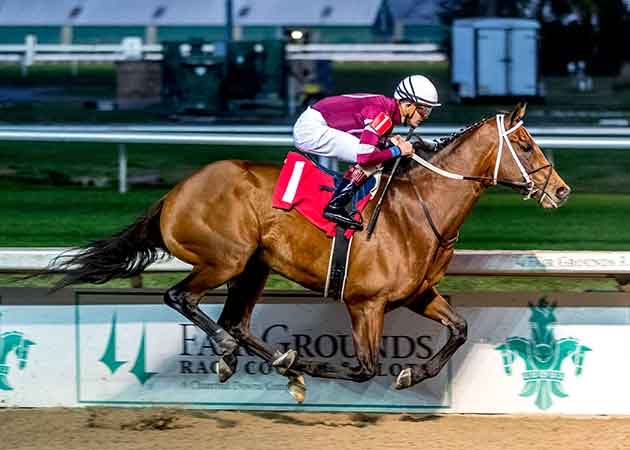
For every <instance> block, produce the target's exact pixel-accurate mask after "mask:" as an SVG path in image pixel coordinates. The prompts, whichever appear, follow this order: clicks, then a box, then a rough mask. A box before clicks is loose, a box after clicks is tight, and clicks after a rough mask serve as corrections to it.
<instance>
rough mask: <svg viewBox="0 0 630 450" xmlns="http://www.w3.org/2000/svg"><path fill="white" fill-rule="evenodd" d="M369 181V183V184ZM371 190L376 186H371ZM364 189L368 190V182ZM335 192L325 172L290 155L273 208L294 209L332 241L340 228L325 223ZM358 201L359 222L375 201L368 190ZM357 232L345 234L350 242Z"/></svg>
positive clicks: (277, 184)
mask: <svg viewBox="0 0 630 450" xmlns="http://www.w3.org/2000/svg"><path fill="white" fill-rule="evenodd" d="M368 181H370V180H368ZM370 184H372V186H373V185H374V183H370ZM364 186H366V188H367V187H369V184H368V182H366V183H365V184H364ZM334 188H335V180H334V178H333V177H332V176H331V175H329V174H327V173H326V172H324V171H322V170H320V169H319V167H317V165H315V163H313V161H311V160H310V159H308V158H307V157H305V156H303V155H301V154H299V153H296V152H289V153H288V154H287V157H286V158H285V160H284V165H283V166H282V170H281V171H280V176H279V177H278V181H277V182H276V187H275V188H274V191H273V207H274V208H280V209H284V210H287V211H289V210H291V209H292V208H295V209H296V210H297V211H298V212H299V213H300V214H302V215H303V216H304V217H306V219H308V221H309V222H311V223H312V224H313V225H315V226H316V227H317V228H319V229H320V230H323V231H324V232H326V234H327V235H328V236H330V237H333V236H334V235H335V228H336V227H337V224H336V223H335V222H332V221H330V220H328V219H326V218H325V217H324V216H323V214H324V208H325V207H326V205H327V204H328V202H329V201H330V199H331V197H332V195H333V190H334ZM359 197H360V199H359V200H357V201H356V204H355V209H356V210H357V212H356V213H355V216H354V217H355V219H357V220H360V214H359V213H360V212H361V211H363V208H365V205H367V203H368V202H369V201H370V198H371V197H372V196H371V195H370V193H369V190H367V191H366V190H363V192H362V193H361V192H360V193H359ZM353 234H354V230H346V232H345V235H346V238H350V236H352V235H353Z"/></svg>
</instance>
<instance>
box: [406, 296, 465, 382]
mask: <svg viewBox="0 0 630 450" xmlns="http://www.w3.org/2000/svg"><path fill="white" fill-rule="evenodd" d="M406 306H407V308H409V309H410V310H411V311H413V312H415V313H417V314H420V315H421V316H424V317H428V318H429V319H432V320H435V321H436V322H439V323H441V324H442V325H444V326H446V327H448V331H449V337H448V340H447V341H446V344H444V347H442V348H441V349H440V351H438V352H437V353H436V354H435V355H433V357H432V358H431V359H430V360H429V361H427V362H426V363H424V364H422V365H420V366H417V367H413V368H407V369H404V370H403V371H402V372H400V374H399V375H398V378H397V379H396V384H395V387H396V389H405V388H408V387H411V386H413V385H415V384H417V383H420V382H421V381H423V380H426V379H427V378H432V377H434V376H436V375H437V374H438V373H440V370H442V367H444V365H445V364H446V363H447V362H448V360H449V359H451V356H453V354H454V353H455V351H457V349H458V348H459V347H461V346H462V344H463V343H464V342H466V336H467V330H468V325H467V324H466V320H464V318H463V317H461V316H460V315H459V314H457V313H456V312H455V310H454V309H453V307H452V306H451V305H449V303H448V301H446V299H445V298H444V297H442V296H441V295H440V294H439V293H438V291H437V290H436V289H435V288H432V289H430V290H429V291H427V292H425V293H423V294H422V295H420V296H419V297H417V298H416V299H414V300H413V301H412V302H411V303H409V304H407V305H406Z"/></svg>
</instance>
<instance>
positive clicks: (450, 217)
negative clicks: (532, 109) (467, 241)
mask: <svg viewBox="0 0 630 450" xmlns="http://www.w3.org/2000/svg"><path fill="white" fill-rule="evenodd" d="M489 127H490V125H489V124H487V123H486V124H484V125H482V126H480V127H479V128H478V129H476V130H474V131H472V132H471V134H470V135H468V136H464V137H462V138H460V140H458V141H456V142H454V143H453V144H451V145H450V146H449V147H448V148H446V149H444V150H442V151H441V152H440V153H438V154H437V155H436V156H435V157H434V158H433V159H432V160H431V163H432V164H434V165H435V166H437V167H440V168H441V169H445V170H447V171H449V172H452V173H456V174H459V175H471V176H488V175H489V172H490V165H491V161H490V159H491V156H492V150H493V148H494V146H493V131H492V130H491V129H489ZM412 173H413V175H412V181H413V182H414V184H415V185H416V187H417V189H418V191H419V192H420V194H421V196H422V198H423V199H424V200H425V202H426V203H427V204H428V205H429V211H430V213H431V217H432V219H433V221H434V222H435V224H436V226H437V228H438V230H439V231H440V232H441V233H442V235H443V236H444V237H445V238H450V237H452V236H454V235H455V234H456V233H457V232H458V230H459V228H460V227H461V226H462V224H463V223H464V220H465V219H466V217H467V216H468V214H469V213H470V211H471V210H472V208H473V207H474V206H475V204H476V203H477V201H478V200H479V197H480V196H481V194H482V193H483V191H484V190H485V187H484V186H483V185H482V184H481V183H478V182H475V181H464V180H452V179H449V178H446V177H443V176H441V175H438V174H436V173H433V172H428V170H427V169H425V168H422V167H418V168H415V169H414V170H413V171H412Z"/></svg>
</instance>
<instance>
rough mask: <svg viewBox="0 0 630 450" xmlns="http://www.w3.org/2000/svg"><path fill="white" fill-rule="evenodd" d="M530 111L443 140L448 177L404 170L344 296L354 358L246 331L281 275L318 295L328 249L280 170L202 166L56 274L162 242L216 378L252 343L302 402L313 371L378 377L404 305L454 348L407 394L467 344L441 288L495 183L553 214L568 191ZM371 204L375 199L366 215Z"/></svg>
mask: <svg viewBox="0 0 630 450" xmlns="http://www.w3.org/2000/svg"><path fill="white" fill-rule="evenodd" d="M524 114H525V105H524V104H518V105H517V106H516V108H515V109H514V110H513V111H512V112H511V113H509V114H498V115H496V116H494V117H491V118H489V119H484V120H481V121H479V122H477V123H475V124H473V125H471V126H470V127H468V128H467V129H465V130H463V131H462V132H460V133H458V134H456V135H454V136H452V137H451V138H447V139H445V140H444V141H443V143H442V145H441V146H440V147H441V149H440V151H439V152H438V153H437V154H436V155H435V156H434V157H433V158H432V159H431V163H432V164H433V165H434V166H433V167H434V168H435V167H437V168H438V169H434V170H436V171H437V172H438V173H435V172H434V171H430V170H427V169H426V168H425V167H422V166H420V165H418V164H416V162H414V161H413V160H409V161H406V162H405V163H403V164H401V167H400V169H401V170H400V171H399V172H398V175H397V176H395V178H394V179H393V180H392V183H391V188H390V191H389V192H388V193H387V202H386V204H385V205H384V207H383V210H382V214H381V217H380V219H379V223H378V227H377V229H376V232H375V233H374V235H373V236H372V238H371V239H370V240H367V239H366V237H365V233H357V234H356V235H355V237H354V241H353V246H352V249H351V254H350V262H349V270H348V278H347V281H346V286H345V292H344V302H345V305H346V307H347V310H348V312H349V315H350V319H351V325H352V336H353V343H354V349H355V355H356V359H357V365H356V366H353V367H349V366H346V365H342V364H331V363H327V362H323V361H317V360H306V359H303V358H302V357H301V356H299V355H297V353H296V352H295V351H293V350H291V351H288V352H286V353H285V354H282V355H281V354H280V353H279V352H274V350H273V349H272V348H270V346H268V345H267V344H266V343H265V342H263V341H262V340H261V339H259V338H257V337H256V336H253V335H252V334H251V332H250V321H251V317H252V311H253V308H254V306H255V304H256V302H257V300H258V298H259V296H260V294H261V291H262V290H263V288H264V286H265V282H266V280H267V277H268V275H269V273H270V271H271V270H273V271H275V272H277V273H279V274H281V275H283V276H285V277H286V278H288V279H290V280H293V281H295V282H297V283H299V284H301V285H302V286H305V287H307V288H309V289H312V290H315V291H320V292H321V291H323V290H324V286H325V281H326V276H327V273H326V272H327V268H328V262H329V257H330V240H329V239H328V238H327V237H326V236H325V234H324V233H323V232H321V231H320V230H318V229H317V228H315V227H314V226H312V225H311V224H310V223H309V222H307V221H306V219H304V218H303V217H302V216H301V215H299V214H298V213H296V212H295V211H290V212H285V211H281V210H277V209H273V208H272V207H271V204H272V200H271V199H272V191H273V189H274V184H275V182H276V179H277V178H278V173H279V168H278V167H274V166H271V165H263V164H257V163H251V162H246V161H219V162H216V163H213V164H209V165H207V166H205V167H204V168H202V169H200V170H199V171H197V172H196V173H194V174H193V175H191V176H190V177H188V178H187V179H185V180H183V181H182V182H180V183H179V184H178V185H177V186H175V187H174V188H173V189H172V190H171V191H170V192H169V193H167V194H166V195H165V196H164V197H163V198H162V199H160V200H159V201H158V202H157V203H156V204H155V205H154V206H153V207H152V208H151V209H150V210H148V211H147V213H146V214H145V215H144V216H142V217H140V218H139V219H138V220H137V221H136V222H135V223H133V224H132V225H130V226H128V227H127V228H126V229H124V230H123V231H121V232H119V233H118V234H115V235H113V236H111V237H109V238H106V239H103V240H99V241H96V242H93V243H91V244H89V245H87V246H85V247H83V248H82V249H80V250H79V252H78V253H76V254H75V255H74V256H68V258H67V259H65V260H63V262H62V263H61V265H60V266H58V267H57V268H56V269H57V270H58V269H60V268H61V269H66V275H65V277H64V278H63V279H62V280H61V281H60V282H59V283H58V285H57V286H56V287H57V288H61V287H64V286H67V285H71V284H74V283H80V282H91V283H104V282H106V281H108V280H110V279H112V278H115V277H132V276H136V275H138V274H139V273H141V272H142V270H143V269H144V268H146V267H147V266H148V265H149V264H151V263H152V262H154V261H156V260H157V259H158V258H159V257H160V254H161V252H160V250H164V251H166V252H167V253H168V254H170V255H173V256H175V257H177V258H179V259H180V260H182V261H185V262H188V263H190V264H191V265H192V266H193V269H192V272H191V273H190V274H189V275H188V276H187V277H186V278H185V279H184V280H182V281H181V282H179V283H177V284H176V285H175V286H173V287H171V288H170V289H168V290H167V291H166V293H165V295H164V301H165V303H166V304H167V305H168V306H170V307H172V308H174V309H175V310H177V311H178V312H180V313H181V314H183V315H184V316H185V317H187V318H188V319H189V320H191V321H192V322H193V323H195V324H196V325H197V326H198V327H199V328H201V329H202V330H203V331H204V332H205V333H206V334H207V335H208V336H209V337H210V338H211V339H212V340H213V341H214V342H215V343H216V345H217V347H218V348H219V349H220V351H221V353H222V358H221V359H220V360H219V362H218V371H217V372H218V376H219V379H220V381H222V382H223V381H226V380H227V379H228V378H229V377H230V376H231V375H232V374H233V373H234V371H235V370H236V366H237V356H236V355H237V351H238V348H239V346H244V347H245V348H247V349H248V350H249V351H250V352H253V353H254V354H255V355H257V356H259V357H261V358H262V359H264V360H266V361H267V362H270V363H273V364H274V366H275V367H276V368H277V369H278V371H279V372H280V373H282V374H284V375H286V376H287V377H288V378H289V391H290V392H291V393H292V395H293V396H294V397H295V398H296V399H297V400H298V401H302V400H303V399H304V393H305V384H304V378H303V376H302V374H303V373H306V374H308V375H311V376H314V377H324V378H336V379H344V380H352V381H357V382H362V381H367V380H370V379H371V378H372V377H374V376H375V374H376V372H377V363H378V358H379V348H380V344H381V338H382V331H383V321H384V316H385V314H386V313H387V312H389V311H391V310H393V309H396V308H399V307H401V306H404V307H406V308H408V309H409V310H410V311H412V312H414V313H416V314H419V315H421V316H425V317H428V318H430V319H432V320H435V321H437V322H439V323H441V324H442V325H444V326H445V327H447V328H448V330H449V338H448V340H447V342H446V344H445V345H444V346H443V347H442V348H441V349H440V350H439V351H438V352H437V353H436V354H435V355H434V356H433V357H432V358H431V359H430V360H429V361H427V362H426V363H425V364H423V365H419V366H414V367H410V368H407V369H404V370H403V371H402V372H401V373H400V374H399V375H398V377H397V379H396V382H395V387H396V388H398V389H402V388H408V387H410V386H413V385H415V384H416V383H419V382H420V381H422V380H424V379H426V378H430V377H434V376H435V375H437V374H438V372H439V371H440V369H441V368H442V367H443V366H444V365H445V364H446V362H447V361H448V360H449V359H450V358H451V356H452V355H453V354H454V352H455V351H456V350H457V348H459V347H460V346H461V345H462V344H463V343H464V342H465V340H466V335H467V324H466V321H465V320H464V319H463V318H462V317H460V316H459V315H458V314H457V313H456V312H455V311H454V310H453V308H451V306H450V305H449V303H448V302H447V300H445V299H444V297H442V296H441V295H440V293H439V292H438V291H437V289H436V285H437V283H438V282H439V281H440V280H441V278H442V277H443V275H444V273H445V271H446V268H447V266H448V263H449V262H450V260H451V258H452V256H453V245H454V243H455V241H456V236H457V235H458V230H459V229H460V227H461V226H462V224H463V222H464V219H465V218H466V216H467V215H468V214H469V213H470V211H471V209H472V208H473V206H474V205H475V204H476V202H477V200H478V199H479V197H480V195H481V194H482V193H483V192H484V191H485V189H486V188H487V187H489V186H492V185H496V184H505V185H508V186H511V187H512V188H514V189H515V190H517V191H518V192H521V193H523V194H524V195H526V197H527V198H534V199H536V200H537V201H538V203H539V204H540V205H541V206H542V207H544V208H556V207H558V206H560V205H561V204H562V203H564V202H565V201H566V199H567V198H568V196H569V193H570V188H569V187H568V186H567V184H566V183H565V182H564V181H563V180H562V179H561V178H560V176H559V175H558V174H557V173H556V171H555V170H554V169H553V167H552V166H551V165H550V164H549V162H548V161H547V159H546V158H545V156H544V154H543V152H542V150H541V149H540V147H539V146H538V145H537V144H536V142H535V141H534V139H533V138H532V136H531V135H530V134H529V132H528V131H527V130H526V128H525V127H524V126H522V118H523V116H524ZM416 159H417V158H416ZM420 161H423V160H420ZM454 174H465V175H466V176H456V175H454ZM373 208H374V206H373V205H369V206H368V207H367V209H366V212H365V214H367V215H369V214H370V213H371V211H372V210H373ZM224 283H227V287H228V296H227V299H226V302H225V306H224V308H223V311H222V313H221V315H220V317H219V319H218V321H215V320H213V319H211V318H210V317H208V316H207V315H206V314H205V313H204V312H203V311H202V310H201V309H200V308H199V302H200V301H201V299H202V297H203V295H204V293H205V292H206V291H208V290H209V289H213V288H215V287H217V286H220V285H222V284H224Z"/></svg>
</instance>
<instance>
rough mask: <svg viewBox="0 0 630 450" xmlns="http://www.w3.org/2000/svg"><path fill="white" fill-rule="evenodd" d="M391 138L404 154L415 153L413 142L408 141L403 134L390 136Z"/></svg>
mask: <svg viewBox="0 0 630 450" xmlns="http://www.w3.org/2000/svg"><path fill="white" fill-rule="evenodd" d="M389 140H390V141H391V142H392V144H394V145H395V146H396V147H398V148H399V149H400V154H401V155H402V156H409V155H413V153H414V151H413V145H411V142H409V141H406V140H405V139H404V138H403V137H402V136H399V135H395V136H392V137H390V138H389Z"/></svg>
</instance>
